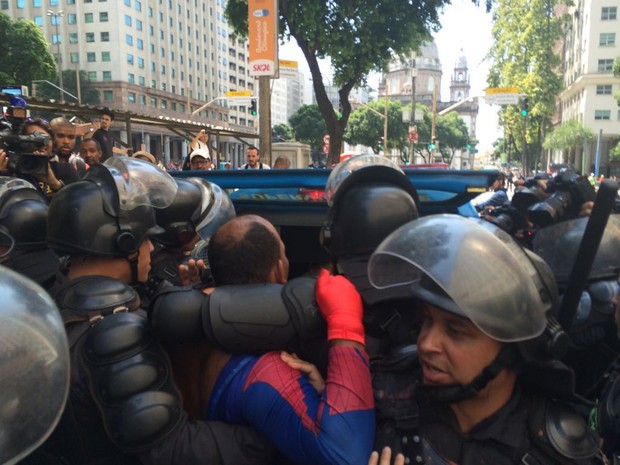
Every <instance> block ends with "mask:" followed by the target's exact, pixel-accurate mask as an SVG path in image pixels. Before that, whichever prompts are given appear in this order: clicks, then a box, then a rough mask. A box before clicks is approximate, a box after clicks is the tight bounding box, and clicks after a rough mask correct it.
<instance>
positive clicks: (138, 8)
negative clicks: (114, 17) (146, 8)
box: [134, 1, 142, 11]
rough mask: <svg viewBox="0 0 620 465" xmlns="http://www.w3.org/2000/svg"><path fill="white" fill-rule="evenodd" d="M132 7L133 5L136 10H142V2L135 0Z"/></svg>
mask: <svg viewBox="0 0 620 465" xmlns="http://www.w3.org/2000/svg"><path fill="white" fill-rule="evenodd" d="M134 7H135V9H136V11H142V2H138V1H136V2H135V3H134Z"/></svg>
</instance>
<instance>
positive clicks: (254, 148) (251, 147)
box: [246, 145, 260, 155]
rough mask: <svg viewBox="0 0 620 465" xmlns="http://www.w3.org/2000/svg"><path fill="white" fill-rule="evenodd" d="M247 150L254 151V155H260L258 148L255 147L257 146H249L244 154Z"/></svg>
mask: <svg viewBox="0 0 620 465" xmlns="http://www.w3.org/2000/svg"><path fill="white" fill-rule="evenodd" d="M248 150H256V153H257V154H259V155H260V150H258V147H257V146H255V145H250V146H249V147H248V148H247V150H246V152H247V151H248Z"/></svg>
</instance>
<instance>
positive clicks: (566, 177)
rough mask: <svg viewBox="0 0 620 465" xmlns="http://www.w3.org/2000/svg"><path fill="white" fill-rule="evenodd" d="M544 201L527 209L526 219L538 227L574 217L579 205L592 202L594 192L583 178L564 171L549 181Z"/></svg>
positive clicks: (569, 170)
mask: <svg viewBox="0 0 620 465" xmlns="http://www.w3.org/2000/svg"><path fill="white" fill-rule="evenodd" d="M546 192H547V193H551V195H550V196H549V197H548V198H546V199H545V200H543V201H541V202H538V203H535V204H534V205H532V206H530V207H529V208H528V218H529V219H530V221H531V222H532V223H534V224H535V225H536V226H538V227H545V226H549V225H550V224H553V223H556V222H558V221H559V220H561V219H562V218H563V217H565V216H568V217H575V216H577V215H576V214H577V212H578V211H579V208H580V207H581V205H582V204H583V203H585V202H588V201H594V199H595V198H596V192H595V191H594V188H593V187H592V185H591V184H590V181H588V179H587V178H586V177H585V176H582V175H580V174H579V173H577V172H576V171H574V170H572V169H566V170H564V171H562V172H560V173H559V174H558V175H557V176H555V177H554V178H552V179H550V180H549V183H548V184H547V190H546Z"/></svg>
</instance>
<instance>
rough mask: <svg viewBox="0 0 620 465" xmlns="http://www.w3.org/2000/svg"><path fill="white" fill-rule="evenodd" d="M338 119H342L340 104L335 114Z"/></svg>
mask: <svg viewBox="0 0 620 465" xmlns="http://www.w3.org/2000/svg"><path fill="white" fill-rule="evenodd" d="M336 115H337V116H338V119H342V103H341V104H339V105H338V112H337V113H336Z"/></svg>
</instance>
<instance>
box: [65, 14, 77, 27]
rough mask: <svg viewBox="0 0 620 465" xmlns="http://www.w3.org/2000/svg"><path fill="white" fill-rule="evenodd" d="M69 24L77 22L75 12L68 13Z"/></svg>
mask: <svg viewBox="0 0 620 465" xmlns="http://www.w3.org/2000/svg"><path fill="white" fill-rule="evenodd" d="M67 24H77V15H76V14H74V13H69V14H68V15H67Z"/></svg>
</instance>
